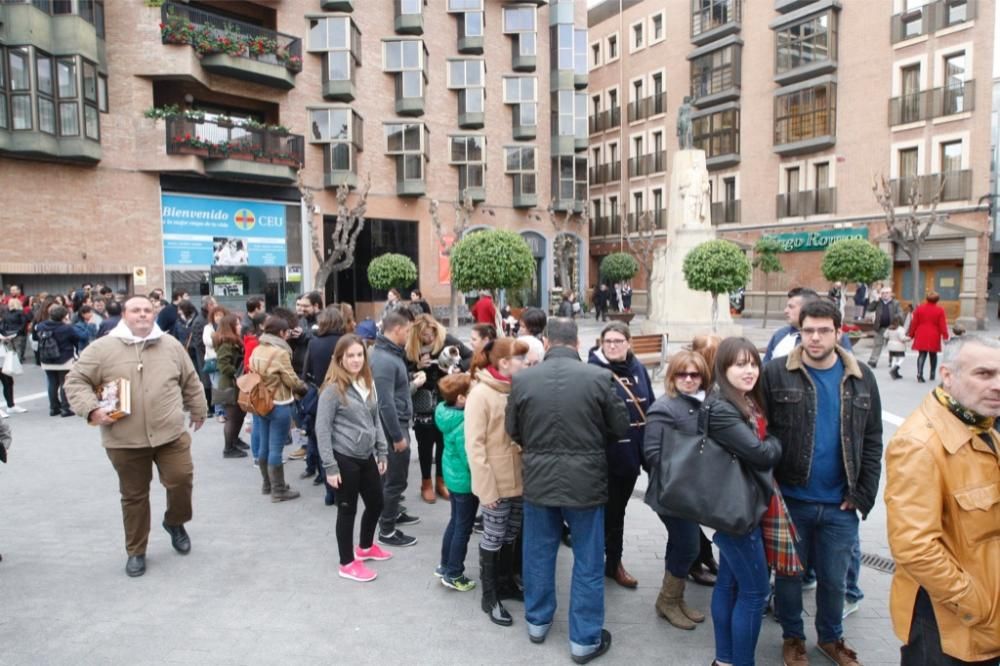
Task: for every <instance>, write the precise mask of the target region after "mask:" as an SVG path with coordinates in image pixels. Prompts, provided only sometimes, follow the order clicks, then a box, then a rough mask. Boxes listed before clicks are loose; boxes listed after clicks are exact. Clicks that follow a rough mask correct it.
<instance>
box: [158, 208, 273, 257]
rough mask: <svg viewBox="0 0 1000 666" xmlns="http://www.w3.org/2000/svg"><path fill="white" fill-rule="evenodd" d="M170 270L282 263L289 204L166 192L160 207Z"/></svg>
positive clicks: (165, 251)
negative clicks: (286, 209)
mask: <svg viewBox="0 0 1000 666" xmlns="http://www.w3.org/2000/svg"><path fill="white" fill-rule="evenodd" d="M160 216H161V222H162V225H163V258H164V264H165V265H166V266H167V267H168V268H180V267H192V266H198V267H208V266H284V265H285V262H286V261H287V252H286V245H285V235H286V228H285V224H286V219H285V206H283V205H281V204H274V203H262V202H258V201H239V200H234V199H214V198H211V197H194V196H186V195H177V194H164V195H163V196H162V206H161V211H160Z"/></svg>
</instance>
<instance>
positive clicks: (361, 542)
mask: <svg viewBox="0 0 1000 666" xmlns="http://www.w3.org/2000/svg"><path fill="white" fill-rule="evenodd" d="M316 441H317V443H318V446H319V454H320V458H321V460H322V463H323V468H324V471H325V473H326V479H327V482H328V483H329V484H330V485H331V486H333V487H334V488H335V489H336V490H337V528H336V530H337V549H338V550H339V554H340V568H339V570H338V572H337V573H338V575H339V576H340V577H341V578H347V579H349V580H355V581H358V582H361V583H364V582H368V581H371V580H375V577H376V576H377V574H376V573H375V572H374V571H372V570H371V569H369V568H368V567H367V566H365V564H364V562H365V560H377V561H380V560H388V559H389V558H391V557H392V554H391V553H389V552H387V551H384V550H382V549H381V548H380V547H379V546H378V544H376V543H375V542H374V539H375V528H376V527H377V526H378V517H379V514H381V513H382V482H381V479H380V477H381V476H382V475H383V474H385V470H386V464H387V461H388V455H389V454H388V451H389V447H388V444H387V442H386V438H385V432H384V431H383V430H382V423H381V422H380V421H379V413H378V398H377V396H376V395H375V382H374V380H373V379H372V371H371V366H370V365H369V362H368V349H367V347H366V346H365V343H364V340H362V339H361V338H360V337H358V336H357V335H354V334H350V333H349V334H347V335H344V336H342V337H341V338H340V340H338V341H337V346H336V348H335V349H334V352H333V359H332V360H331V362H330V365H329V368H328V370H327V372H326V377H325V379H324V380H323V386H322V392H321V393H320V397H319V405H318V407H317V412H316ZM359 495H360V496H361V499H362V500H364V503H365V511H364V513H363V514H361V534H360V536H359V538H358V547H357V548H354V518H355V516H356V515H357V512H358V496H359Z"/></svg>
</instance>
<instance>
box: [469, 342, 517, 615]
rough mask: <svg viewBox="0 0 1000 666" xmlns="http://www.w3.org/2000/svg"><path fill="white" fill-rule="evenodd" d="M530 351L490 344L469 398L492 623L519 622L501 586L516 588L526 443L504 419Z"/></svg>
mask: <svg viewBox="0 0 1000 666" xmlns="http://www.w3.org/2000/svg"><path fill="white" fill-rule="evenodd" d="M527 353H528V345H527V344H525V343H524V342H521V341H518V340H514V339H512V338H501V339H498V340H494V341H491V342H489V343H487V344H486V345H485V346H484V347H483V349H482V350H481V351H479V352H478V353H477V354H476V356H475V358H474V359H473V361H472V368H471V372H472V376H473V377H475V378H476V379H477V380H478V383H477V384H476V385H475V386H473V387H472V390H471V391H470V392H469V397H468V398H467V399H466V402H465V451H466V453H467V454H468V458H469V471H470V472H471V475H472V492H473V494H474V495H475V496H476V497H478V498H479V502H480V506H481V507H482V511H483V536H482V540H481V541H480V542H479V577H480V581H481V584H482V587H483V598H482V609H483V612H485V613H487V614H488V615H489V616H490V620H491V621H493V622H494V623H496V624H499V625H501V626H505V627H506V626H510V625H511V624H513V622H514V620H513V619H512V618H511V616H510V613H508V612H507V609H506V608H504V607H503V604H502V603H500V597H501V594H502V590H501V585H503V586H504V587H505V589H506V590H507V592H508V593H513V592H514V590H513V589H511V588H512V585H511V583H512V582H513V578H514V569H513V567H514V556H513V548H514V542H515V541H516V540H517V536H518V534H519V533H520V531H521V518H522V512H523V504H522V500H521V494H522V492H523V483H522V480H521V447H520V446H518V445H517V444H515V443H514V442H513V440H511V438H510V435H508V434H507V430H506V428H505V425H504V423H505V420H506V412H507V398H508V397H509V396H510V381H511V377H513V376H514V375H515V374H517V372H519V371H520V370H521V368H523V367H524V356H525V354H527ZM501 562H503V564H502V565H501ZM511 596H515V595H514V594H512V595H511ZM522 599H523V596H522Z"/></svg>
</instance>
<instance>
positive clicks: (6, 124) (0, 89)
mask: <svg viewBox="0 0 1000 666" xmlns="http://www.w3.org/2000/svg"><path fill="white" fill-rule="evenodd" d="M5 70H6V68H5V67H4V62H3V49H0V129H9V128H10V120H9V118H8V115H7V113H8V112H7V78H6V76H5V74H4V72H5Z"/></svg>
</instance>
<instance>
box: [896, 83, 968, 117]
mask: <svg viewBox="0 0 1000 666" xmlns="http://www.w3.org/2000/svg"><path fill="white" fill-rule="evenodd" d="M975 99H976V82H975V81H966V82H965V83H962V84H960V85H953V86H942V87H940V88H930V89H928V90H921V91H919V92H915V93H910V94H907V95H900V96H899V97H893V98H892V99H890V100H889V125H890V126H896V125H906V124H908V123H915V122H920V121H924V120H930V119H932V118H940V117H942V116H950V115H955V114H958V113H965V112H966V111H972V110H973V109H974V108H975Z"/></svg>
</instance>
